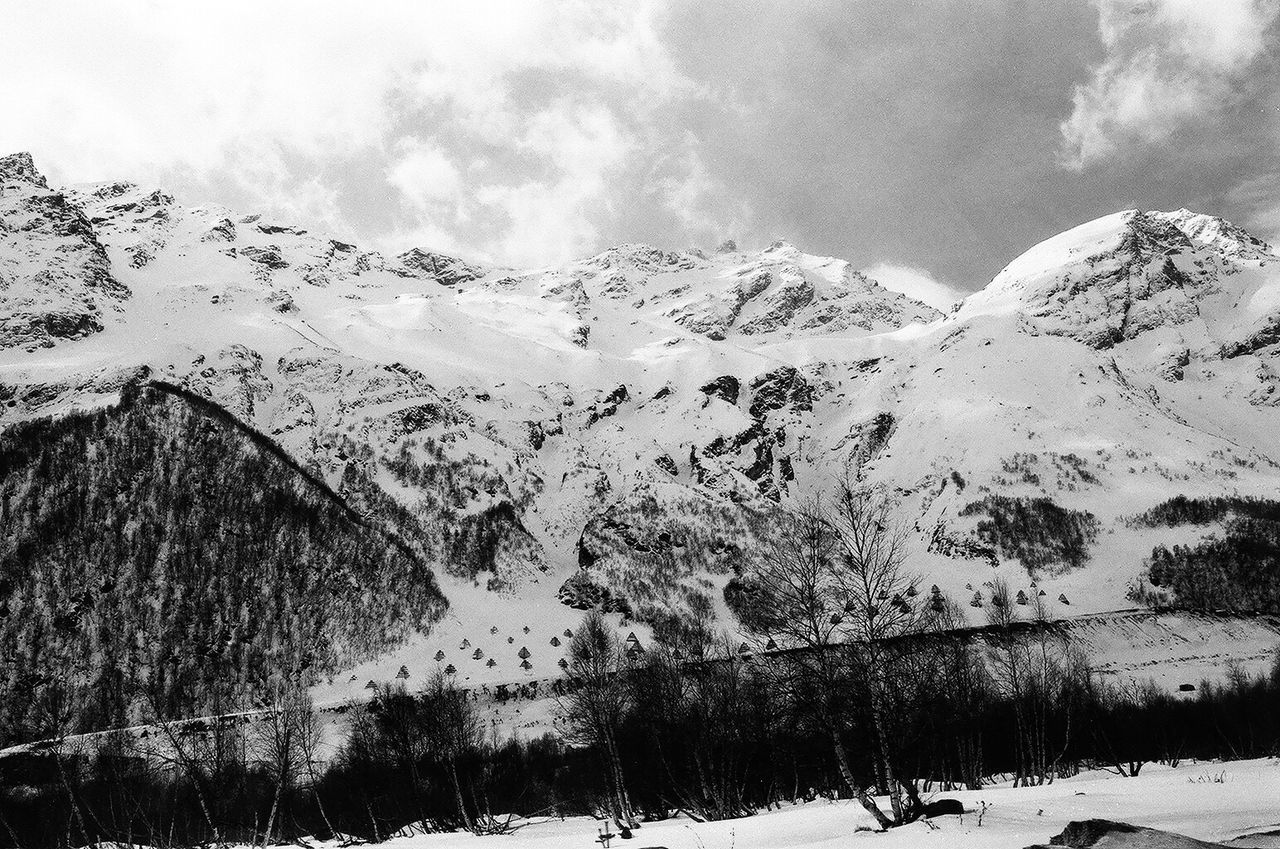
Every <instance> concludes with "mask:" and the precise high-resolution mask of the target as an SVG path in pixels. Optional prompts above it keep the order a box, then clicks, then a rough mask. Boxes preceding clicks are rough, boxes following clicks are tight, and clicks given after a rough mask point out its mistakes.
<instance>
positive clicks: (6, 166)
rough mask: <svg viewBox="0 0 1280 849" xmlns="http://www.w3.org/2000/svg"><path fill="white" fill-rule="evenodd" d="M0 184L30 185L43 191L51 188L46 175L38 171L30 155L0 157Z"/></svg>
mask: <svg viewBox="0 0 1280 849" xmlns="http://www.w3.org/2000/svg"><path fill="white" fill-rule="evenodd" d="M0 183H30V184H32V185H33V186H37V187H38V188H41V189H47V188H49V184H48V183H46V182H45V179H44V175H43V174H41V173H40V172H39V171H37V170H36V164H35V162H34V160H32V158H31V154H29V153H25V152H24V153H11V154H9V155H8V156H0Z"/></svg>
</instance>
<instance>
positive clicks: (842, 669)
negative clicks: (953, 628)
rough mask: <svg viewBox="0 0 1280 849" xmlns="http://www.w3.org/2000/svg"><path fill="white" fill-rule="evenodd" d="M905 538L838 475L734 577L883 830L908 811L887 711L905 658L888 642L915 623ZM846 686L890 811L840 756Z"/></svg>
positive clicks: (884, 503)
mask: <svg viewBox="0 0 1280 849" xmlns="http://www.w3.org/2000/svg"><path fill="white" fill-rule="evenodd" d="M906 540H907V537H906V533H905V531H904V530H903V529H902V528H901V527H900V526H899V525H898V523H897V522H896V521H895V517H894V515H893V505H892V502H891V501H890V500H889V499H888V497H887V496H886V495H885V494H884V493H883V492H880V491H876V490H867V489H858V488H855V487H854V486H853V485H851V484H848V483H846V484H844V485H841V486H840V487H839V488H838V489H837V491H836V493H835V495H834V496H833V497H832V498H830V499H828V500H826V501H822V500H812V501H808V502H805V503H803V504H801V505H800V506H799V507H798V508H797V509H796V510H794V511H792V512H791V513H790V514H789V515H788V516H786V517H785V518H784V519H783V520H782V521H781V522H780V527H779V529H778V532H777V533H776V534H774V535H773V536H772V537H771V538H770V539H769V541H768V542H767V543H766V547H765V549H764V550H763V551H762V552H761V554H760V555H759V556H758V557H757V558H756V559H755V562H754V563H753V564H752V565H751V567H750V568H749V569H748V570H747V572H746V574H745V576H744V582H743V583H744V586H745V587H746V593H745V595H746V596H747V598H746V601H745V603H744V605H743V606H744V610H743V611H742V612H743V613H744V615H743V622H744V624H745V625H746V626H747V628H748V629H749V630H751V631H753V632H754V633H755V634H756V635H757V636H758V637H759V638H760V639H761V640H764V639H772V640H775V641H776V642H777V643H781V644H783V645H784V647H786V648H791V649H796V650H794V651H787V652H785V653H784V654H783V660H782V661H781V662H780V663H777V664H773V668H774V669H776V670H778V671H780V672H781V673H783V674H784V675H785V676H787V678H788V681H787V686H788V688H789V690H790V691H791V692H793V693H796V694H801V693H804V694H808V696H809V699H808V700H809V702H810V704H811V708H812V711H813V713H814V714H815V715H816V718H817V719H818V721H819V723H820V724H821V726H822V727H823V728H824V729H825V733H827V734H828V735H829V736H830V739H831V744H832V748H833V751H834V753H835V757H836V763H837V766H838V767H839V770H840V775H841V778H842V779H843V780H844V782H845V784H847V785H848V787H849V790H850V791H851V792H852V793H853V795H854V797H855V798H856V799H857V800H858V801H859V803H861V804H862V806H863V807H864V808H866V810H867V812H868V813H870V814H871V815H872V816H873V817H874V818H875V820H876V822H877V823H879V824H880V826H881V827H883V828H888V827H890V826H893V825H898V824H901V823H903V822H906V821H907V820H909V819H910V818H911V817H913V816H914V815H915V811H914V810H913V807H914V806H911V805H908V804H904V802H903V784H902V782H901V781H900V779H899V776H898V774H897V770H896V764H895V758H894V756H893V753H892V751H891V749H892V740H891V735H890V733H889V727H888V716H887V715H888V713H889V711H890V704H891V702H892V701H893V700H894V693H895V691H898V692H901V691H902V687H901V684H902V682H903V680H905V679H904V678H903V677H902V673H903V672H904V671H905V666H906V662H905V659H904V658H905V656H904V655H903V653H902V652H903V649H902V648H901V647H898V648H891V647H890V645H889V643H890V642H891V641H893V640H895V639H897V638H900V637H903V636H906V635H909V634H912V633H915V632H917V631H918V630H920V629H921V627H922V626H923V623H924V621H925V619H924V617H923V616H922V615H921V612H920V607H921V606H920V605H919V604H918V603H916V601H915V596H916V593H915V592H914V591H913V587H914V585H915V581H914V580H913V578H912V577H911V576H910V575H908V574H907V573H906V571H905V569H904V559H905V553H906ZM855 685H856V686H855ZM850 693H853V694H854V695H856V696H857V697H858V700H859V701H860V702H861V703H862V705H861V706H862V707H863V709H864V712H865V715H866V716H867V717H868V718H869V724H870V726H871V727H870V729H869V730H870V732H871V733H870V735H869V737H870V742H871V748H872V750H873V752H874V761H875V764H874V767H875V772H876V775H877V779H878V781H879V783H881V784H882V785H883V786H884V787H885V789H886V790H887V792H888V793H889V795H890V800H891V806H892V816H890V815H888V814H886V813H885V812H884V811H882V810H881V809H880V807H879V805H877V804H876V802H875V799H874V798H873V797H872V792H871V789H872V788H871V786H870V785H869V784H864V783H863V782H861V781H859V780H858V778H857V776H856V775H855V774H854V771H853V768H852V766H851V764H850V759H849V753H848V749H847V748H846V746H845V743H844V739H843V733H844V732H845V731H846V729H847V728H848V727H849V725H850V723H851V719H852V718H851V716H850V712H849V709H848V703H847V696H848V695H849V694H850ZM908 795H909V796H910V795H913V793H912V792H911V790H910V789H908Z"/></svg>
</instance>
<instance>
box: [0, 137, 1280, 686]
mask: <svg viewBox="0 0 1280 849" xmlns="http://www.w3.org/2000/svg"><path fill="white" fill-rule="evenodd" d="M0 162H3V163H8V164H7V165H6V166H5V167H4V168H0V214H3V216H4V217H3V218H0V222H2V223H3V224H2V226H3V229H0V285H3V288H2V289H0V328H10V330H9V332H8V334H7V335H0V426H3V425H5V424H8V423H10V422H13V421H17V420H20V419H23V418H26V417H31V416H38V415H49V414H57V413H58V412H60V411H63V410H66V409H70V408H72V407H74V406H84V405H90V404H100V403H109V402H110V400H111V398H112V397H113V395H114V393H115V392H116V391H117V390H118V388H119V386H120V385H121V383H122V381H124V380H126V379H130V378H131V377H133V376H135V375H137V374H138V373H139V369H140V368H146V369H149V370H150V373H151V374H153V375H156V376H160V377H163V378H164V379H167V380H170V381H173V382H176V383H179V384H181V385H185V386H187V387H189V388H191V389H192V390H194V391H196V392H198V393H200V394H202V395H205V396H206V397H209V398H211V399H213V400H215V401H216V402H217V403H219V404H221V405H223V406H224V407H226V408H227V409H228V410H230V411H231V412H232V413H233V414H235V415H236V416H237V417H239V418H240V419H241V420H243V421H244V422H246V423H248V424H250V425H252V426H254V427H255V428H257V429H259V430H261V431H262V432H264V433H267V434H269V435H271V436H272V437H273V438H274V439H275V440H276V441H278V442H279V443H280V444H281V445H282V446H283V447H284V448H285V449H286V450H287V451H289V452H290V453H292V454H293V455H294V456H295V457H297V459H299V460H300V461H301V462H303V463H304V464H306V465H308V466H309V467H311V468H313V469H315V470H316V471H318V472H320V473H321V474H323V475H324V476H325V477H326V479H327V480H328V481H329V482H330V483H331V484H333V485H334V487H335V489H337V490H338V491H339V492H340V493H342V494H343V495H344V496H346V497H348V498H349V499H350V500H351V501H352V503H353V504H355V505H356V506H357V507H358V509H362V510H364V511H366V512H369V513H373V514H378V513H379V511H385V510H387V509H389V508H388V507H387V504H395V505H399V507H400V508H403V509H404V510H405V511H407V512H408V514H410V515H411V516H413V517H415V521H417V522H419V523H420V525H421V527H422V529H423V531H422V534H423V540H424V542H423V545H425V546H430V547H431V551H432V553H433V554H434V555H435V556H436V557H437V559H438V561H439V562H440V564H441V568H440V573H441V583H442V588H443V589H444V591H445V593H446V595H448V597H449V599H450V601H451V605H452V607H451V612H450V615H449V617H448V619H447V620H446V621H445V622H443V623H441V624H440V625H439V626H438V627H437V628H436V629H434V630H433V632H432V633H431V634H425V635H419V637H416V638H414V639H413V640H412V641H411V642H410V643H409V644H407V645H405V646H404V647H402V648H401V649H400V650H398V651H397V652H395V653H393V654H392V655H388V656H386V657H382V658H374V659H370V660H369V661H368V662H367V663H365V664H362V665H361V666H360V667H359V668H357V669H355V670H351V671H349V672H346V673H343V674H342V675H341V676H337V677H335V680H334V681H333V682H332V684H327V685H324V688H326V689H324V691H323V692H322V693H321V694H320V695H321V697H322V698H326V699H327V698H340V697H345V696H347V695H350V694H352V692H351V691H353V690H354V691H359V690H360V689H362V688H363V686H364V684H365V683H366V682H367V681H368V680H370V679H377V680H387V679H389V678H391V676H392V675H394V673H395V671H396V670H397V669H399V667H400V666H401V665H405V666H407V667H408V668H409V670H410V673H411V674H412V675H413V676H414V679H419V678H420V677H421V676H423V675H425V674H426V673H428V672H429V671H430V670H431V669H434V668H437V667H438V666H443V665H445V664H448V663H454V664H455V668H457V669H458V672H459V675H460V676H462V677H463V678H465V679H467V681H468V683H469V684H484V683H486V682H493V683H496V682H500V681H501V682H508V681H517V680H534V679H537V678H545V677H547V676H550V675H554V674H555V673H556V672H558V668H557V667H556V665H555V661H556V660H558V659H559V657H560V656H561V653H562V649H561V648H557V647H555V646H553V645H551V639H552V638H553V637H557V636H558V637H560V638H561V639H563V631H564V630H565V629H566V628H569V629H572V627H573V626H574V623H575V622H576V621H577V619H578V617H579V616H580V608H581V607H582V606H583V605H586V604H591V603H597V604H598V603H606V602H607V603H608V606H609V609H611V610H614V611H617V612H616V613H615V614H614V615H615V617H616V621H617V622H618V624H619V628H620V629H622V633H626V632H628V631H632V630H635V631H637V633H638V634H639V635H640V636H641V637H642V639H644V640H648V639H650V636H651V631H650V629H649V627H648V626H651V625H657V626H659V627H663V625H664V622H666V621H667V620H668V619H669V618H670V616H671V614H672V613H673V612H674V613H676V614H679V615H683V616H686V617H687V616H692V615H694V614H695V613H698V614H699V615H707V614H708V613H709V614H710V615H713V616H715V617H716V618H717V619H718V621H719V623H720V624H721V625H723V626H726V627H732V619H731V617H730V615H729V613H728V610H727V608H726V607H725V604H724V601H723V597H722V589H723V587H724V585H725V583H726V582H727V581H728V580H729V579H730V578H731V577H732V576H733V569H734V567H735V566H736V565H739V564H740V563H741V559H742V555H743V551H744V550H747V549H749V548H750V547H751V546H752V544H753V538H754V535H755V534H758V533H760V532H761V531H762V530H763V529H765V528H767V524H768V522H769V521H770V517H771V516H773V515H776V511H777V509H778V505H779V504H785V503H787V502H788V500H790V499H792V498H794V497H797V496H799V495H802V494H804V493H806V492H811V491H815V490H820V489H823V488H825V487H827V486H829V485H830V484H831V483H832V482H833V481H834V480H836V479H837V478H839V477H841V476H844V475H850V476H853V477H856V478H859V479H862V480H865V481H867V482H869V483H883V484H886V485H888V486H890V487H891V488H893V490H894V491H895V492H896V493H897V494H898V496H900V498H901V499H902V513H903V516H904V517H905V519H906V521H907V522H908V523H909V524H910V525H911V526H912V528H913V540H914V544H915V548H914V554H913V558H912V563H911V565H912V568H913V569H915V570H917V571H918V572H920V573H921V576H922V580H924V581H925V582H926V584H931V583H937V584H938V585H939V586H940V587H941V588H942V589H943V590H945V591H947V592H948V593H950V594H952V595H954V596H955V597H957V598H961V599H968V598H969V597H971V596H972V595H973V594H974V593H978V594H982V593H983V592H984V591H985V587H984V584H985V583H987V582H989V581H991V580H992V579H993V577H994V576H995V575H997V574H1000V575H1004V576H1005V577H1007V578H1008V579H1009V581H1010V583H1011V584H1012V585H1013V586H1014V588H1015V589H1019V588H1021V589H1025V590H1029V591H1033V592H1039V591H1041V590H1043V591H1044V592H1045V598H1046V599H1047V600H1049V601H1050V602H1052V603H1053V605H1054V606H1055V608H1056V611H1055V612H1056V613H1058V614H1071V613H1077V612H1088V611H1098V610H1109V609H1114V608H1117V607H1122V606H1127V605H1128V602H1126V601H1125V594H1126V592H1127V590H1128V589H1129V587H1130V585H1131V584H1132V583H1133V581H1134V578H1135V577H1136V576H1137V574H1138V573H1139V572H1140V570H1141V568H1142V559H1143V557H1144V556H1145V555H1147V554H1149V553H1150V550H1151V547H1152V546H1153V545H1155V544H1156V543H1158V542H1179V541H1188V540H1190V539H1194V538H1195V536H1196V535H1197V534H1198V533H1199V532H1198V531H1195V530H1194V529H1192V530H1188V529H1175V530H1164V531H1154V530H1141V529H1134V528H1131V527H1129V526H1128V524H1127V523H1126V522H1125V519H1126V518H1127V517H1130V516H1132V515H1134V514H1135V513H1137V512H1139V511H1141V510H1143V509H1146V508H1148V507H1150V506H1152V505H1153V504H1155V503H1157V502H1159V501H1161V500H1163V499H1166V498H1168V497H1170V496H1172V495H1176V494H1180V493H1185V494H1188V495H1202V494H1223V493H1236V492H1238V493H1243V494H1258V495H1270V494H1272V493H1274V492H1275V490H1276V483H1277V480H1280V465H1277V462H1278V461H1280V445H1278V444H1277V442H1276V440H1275V437H1274V434H1275V433H1277V432H1280V429H1278V425H1280V413H1277V409H1276V404H1277V402H1278V401H1280V394H1278V393H1277V392H1276V386H1277V384H1280V375H1277V371H1276V369H1277V367H1278V366H1280V363H1277V361H1276V353H1277V344H1278V343H1280V273H1277V269H1280V264H1278V262H1277V258H1276V256H1275V254H1274V253H1273V251H1272V249H1271V248H1270V247H1269V246H1267V245H1265V244H1263V243H1261V242H1259V241H1258V240H1256V239H1254V238H1253V237H1251V236H1249V235H1248V234H1246V233H1244V232H1243V231H1241V230H1239V229H1238V228H1235V227H1233V226H1232V225H1229V224H1227V223H1226V222H1223V221H1221V220H1220V219H1215V218H1211V217H1208V216H1203V215H1197V214H1194V213H1190V212H1187V211H1186V210H1179V211H1177V212H1173V213H1158V212H1146V213H1143V212H1136V211H1130V212H1122V213H1116V214H1114V215H1110V216H1106V217H1104V218H1101V219H1098V220H1097V221H1093V222H1089V223H1087V224H1084V225H1082V226H1080V227H1078V228H1075V229H1073V230H1071V231H1068V232H1067V233H1064V234H1062V235H1060V236H1057V237H1054V238H1053V239H1050V240H1048V241H1046V242H1044V243H1042V244H1041V245H1038V246H1036V247H1034V248H1032V249H1031V250H1029V251H1027V252H1026V253H1025V254H1023V255H1022V256H1021V257H1019V258H1017V259H1016V260H1015V261H1014V262H1013V263H1011V264H1010V265H1009V267H1008V268H1006V269H1005V270H1004V271H1002V272H1001V273H1000V274H999V275H997V277H996V278H995V279H994V280H993V281H992V282H991V284H990V285H989V286H987V287H986V288H985V289H984V290H982V291H980V292H978V293H976V294H975V295H973V296H971V297H970V298H968V299H966V301H965V302H964V303H963V304H962V305H961V306H960V307H959V308H958V309H957V310H956V311H955V312H953V313H952V314H950V315H948V316H945V317H944V316H943V315H941V314H940V313H938V312H937V311H935V310H933V309H932V308H930V307H928V306H925V305H924V304H921V303H919V302H916V301H913V300H911V299H909V298H906V297H905V296H903V295H900V294H898V293H895V292H892V291H889V290H887V289H884V288H883V287H881V286H880V285H879V284H877V283H876V282H875V281H874V280H872V279H870V278H868V277H866V276H865V275H863V274H861V273H859V272H857V271H855V270H853V269H852V268H851V267H850V266H849V264H848V263H846V262H844V261H841V260H837V259H831V258H825V257H817V256H811V255H809V254H805V253H803V252H802V251H800V250H799V249H797V248H796V247H794V246H792V245H789V244H786V243H776V244H774V245H773V246H771V247H769V248H768V249H766V250H764V251H760V252H757V253H752V252H742V251H738V250H737V249H736V247H734V246H732V245H729V246H726V248H725V249H723V250H721V251H717V252H703V251H699V250H689V251H681V252H671V251H665V250H661V249H658V248H653V247H648V246H643V245H622V246H619V247H616V248H612V249H610V250H607V251H604V252H603V253H600V254H598V255H596V256H593V257H589V258H586V259H583V260H580V261H577V262H573V263H569V264H568V265H566V266H564V267H559V268H544V269H534V270H513V269H500V268H488V267H484V266H481V265H478V264H473V263H468V262H466V261H464V260H462V259H458V258H454V257H447V256H443V255H440V254H437V253H433V252H431V251H428V250H425V249H412V250H408V251H406V252H404V253H401V254H399V255H398V256H395V257H390V256H383V255H381V254H379V253H377V252H373V251H366V250H362V249H360V248H359V247H357V246H354V245H350V244H346V243H343V242H341V241H338V240H335V239H331V238H329V237H328V236H326V235H323V234H315V233H308V232H305V231H303V230H300V229H297V228H295V227H292V226H290V225H289V224H288V223H287V222H276V221H269V220H265V219H263V218H261V217H258V216H254V215H242V214H238V213H233V212H231V211H229V210H225V209H219V208H214V207H200V206H186V205H183V204H182V203H180V202H178V201H177V200H176V199H174V198H173V197H171V196H170V195H168V194H166V193H165V192H163V191H162V190H159V189H156V188H154V187H139V186H135V185H132V184H129V183H107V184H99V185H93V186H81V187H75V188H71V189H63V190H51V189H48V188H47V187H45V186H44V185H43V183H44V181H43V178H41V177H40V176H39V174H38V172H36V171H35V170H34V167H28V166H29V164H30V163H29V160H26V159H21V158H17V159H15V158H13V157H10V158H7V159H5V160H0ZM55 196H56V197H57V198H61V200H59V201H50V200H49V198H51V197H55ZM49 203H54V204H55V206H56V205H61V208H63V209H64V210H65V215H66V216H67V220H68V221H71V222H73V223H72V224H71V225H67V224H58V223H57V221H54V219H53V218H51V217H50V216H49V215H48V214H42V218H41V220H42V221H43V222H44V223H42V224H40V225H39V226H31V227H26V226H19V225H18V224H14V223H11V222H18V221H27V220H30V219H29V217H28V218H22V217H21V216H24V215H27V216H29V213H26V212H23V211H22V210H24V209H29V208H32V204H35V205H36V206H37V207H40V208H42V209H44V208H47V207H48V204H49ZM41 205H43V206H41ZM50 222H53V223H50ZM95 246H96V247H95ZM95 251H96V252H99V253H100V254H101V257H102V258H105V260H104V259H101V258H99V253H95ZM104 262H105V265H104V264H103V263H104ZM43 268H50V269H56V271H57V274H56V275H55V276H54V277H53V278H51V277H49V276H48V275H44V274H42V273H41V271H40V269H43ZM63 314H73V315H79V316H88V317H89V318H82V319H81V320H79V323H73V325H74V326H75V327H77V328H81V329H80V330H77V331H76V332H70V333H63V334H57V333H46V332H35V333H33V332H31V331H28V330H23V331H21V332H18V333H14V332H13V331H12V330H11V328H14V327H30V326H32V322H31V320H30V316H32V315H63ZM24 322H25V323H24ZM41 326H46V327H51V326H62V325H61V324H60V323H59V322H57V321H54V322H53V323H52V324H50V323H49V322H47V321H46V322H44V324H43V325H41ZM990 494H1004V495H1016V496H1026V497H1039V496H1044V497H1048V498H1051V499H1052V500H1053V501H1054V502H1055V503H1056V504H1058V505H1060V506H1062V507H1064V508H1068V509H1076V510H1087V511H1090V512H1091V513H1093V514H1094V515H1095V517H1096V520H1097V525H1098V531H1097V535H1096V539H1095V540H1094V541H1093V542H1092V544H1091V546H1090V549H1089V557H1088V563H1087V564H1086V565H1082V566H1080V567H1078V568H1067V567H1065V566H1062V565H1057V566H1053V565H1050V566H1048V567H1044V568H1038V569H1036V570H1034V574H1030V573H1029V572H1028V570H1027V569H1026V568H1024V567H1025V565H1026V564H1023V563H1021V562H1019V560H1018V559H1017V558H1016V557H1010V556H1008V553H1007V552H1001V551H993V550H991V546H987V545H983V544H981V543H980V541H978V540H977V539H976V538H975V536H974V528H975V526H976V523H977V521H978V519H979V518H981V512H982V511H981V509H977V510H969V511H967V515H962V513H966V507H969V506H970V505H972V504H974V503H975V502H979V501H981V500H982V499H983V498H984V497H986V496H987V495H990ZM387 498H390V499H391V501H389V502H388V501H387V500H386V499H387ZM459 529H461V530H459ZM1033 580H1034V581H1035V582H1036V585H1035V587H1034V588H1033V587H1032V586H1031V582H1032V581H1033ZM1060 596H1062V597H1064V598H1066V599H1067V602H1066V603H1064V602H1060V601H1054V600H1056V599H1058V598H1059V597H1060ZM974 614H975V617H977V619H979V620H980V618H981V616H982V611H981V610H980V609H976V608H975V609H974ZM646 623H647V625H646ZM526 626H527V627H528V628H529V631H528V632H527V633H526V632H525V630H524V628H525V627H526ZM493 629H497V630H496V631H494V630H493ZM464 640H465V641H467V647H466V648H462V646H463V641H464ZM523 646H527V647H528V648H529V649H530V651H531V652H532V657H531V658H530V668H528V669H525V668H522V667H521V666H520V665H519V658H518V656H517V651H518V650H519V649H520V648H521V647H523ZM477 649H479V650H480V654H481V658H479V659H475V658H473V655H474V654H475V653H476V650H477ZM438 652H444V654H445V659H444V660H443V661H441V662H439V663H437V661H436V660H435V657H436V654H437V653H438ZM490 659H493V660H494V661H495V663H494V664H493V665H492V666H490V665H489V664H488V661H489V660H490ZM352 676H354V679H353V678H352Z"/></svg>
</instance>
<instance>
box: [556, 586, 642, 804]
mask: <svg viewBox="0 0 1280 849" xmlns="http://www.w3.org/2000/svg"><path fill="white" fill-rule="evenodd" d="M568 660H569V669H568V673H569V677H570V681H571V684H570V690H569V692H568V693H567V694H566V695H564V696H562V697H560V698H559V700H558V707H559V711H560V715H561V717H562V719H563V720H564V722H565V725H566V727H567V729H568V731H569V737H570V739H571V740H573V741H575V742H579V743H582V744H585V745H592V746H596V747H597V748H598V750H599V751H600V753H601V756H602V757H603V758H604V761H605V771H606V775H607V777H608V781H607V784H608V787H609V798H610V803H611V805H610V806H611V807H612V808H613V815H614V819H615V820H617V823H618V827H619V828H621V827H623V826H627V827H629V828H637V827H639V823H638V822H637V821H636V816H635V811H634V809H633V808H632V806H631V797H630V794H628V792H627V782H626V776H625V774H624V772H623V769H622V756H621V755H620V754H619V751H618V730H619V728H620V727H621V725H622V721H623V718H624V716H625V715H626V711H627V707H628V697H627V695H628V694H627V686H626V681H625V680H624V677H623V673H624V671H625V668H626V665H627V661H626V657H625V655H624V653H623V650H622V646H621V644H620V643H619V641H618V637H617V635H616V634H615V633H614V632H613V630H612V629H611V628H610V627H609V625H608V623H607V622H606V621H605V619H604V616H602V615H601V614H600V612H599V611H597V610H592V611H590V612H589V613H588V614H587V615H586V616H585V617H584V618H583V620H582V624H581V625H579V626H578V630H577V631H576V632H575V633H574V635H573V639H572V641H570V643H569V658H568Z"/></svg>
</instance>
